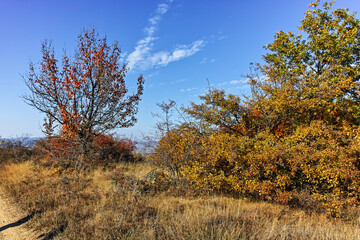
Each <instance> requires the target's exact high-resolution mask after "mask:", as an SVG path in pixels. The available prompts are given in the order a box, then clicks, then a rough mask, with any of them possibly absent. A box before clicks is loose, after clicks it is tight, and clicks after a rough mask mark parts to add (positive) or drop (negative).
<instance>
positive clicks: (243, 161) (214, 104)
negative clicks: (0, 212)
mask: <svg viewBox="0 0 360 240" xmlns="http://www.w3.org/2000/svg"><path fill="white" fill-rule="evenodd" d="M318 4H319V2H316V3H313V4H311V7H314V8H315V9H311V10H309V11H307V12H306V14H305V18H304V20H303V21H302V25H301V26H300V27H299V29H300V30H302V31H303V32H304V36H306V37H305V38H303V37H302V36H301V35H300V34H299V35H295V34H293V33H291V32H289V33H284V32H282V31H280V32H278V33H277V34H276V35H275V40H274V42H273V43H270V44H268V45H267V46H266V49H268V50H269V53H268V54H266V55H264V62H265V63H264V65H257V66H256V68H255V71H254V72H253V73H252V74H251V75H250V76H249V77H248V78H249V83H250V87H251V93H252V94H251V96H248V97H247V98H245V99H244V100H242V99H241V98H240V97H239V96H236V95H233V94H226V93H225V91H223V90H217V89H209V92H208V93H207V94H205V95H203V96H201V97H200V100H201V101H202V102H201V103H200V104H196V103H193V104H192V105H191V107H188V108H185V109H184V111H185V113H187V114H189V115H190V117H192V118H193V119H196V120H197V121H199V122H202V123H203V125H206V124H207V125H208V130H210V131H208V132H207V134H203V133H202V129H201V128H199V127H197V126H196V125H194V126H192V127H189V124H188V123H186V124H183V125H180V126H178V127H176V128H174V129H172V130H170V131H168V132H167V134H166V135H165V136H164V137H163V138H162V139H161V140H160V142H159V144H158V146H157V149H156V150H155V156H154V157H153V158H154V159H155V162H158V163H159V165H160V166H163V167H166V168H167V169H170V170H171V171H170V172H177V173H176V175H177V176H179V177H182V179H183V180H185V181H189V182H190V183H191V184H192V186H194V188H197V189H201V190H207V191H211V192H222V193H228V194H235V195H238V196H243V197H250V198H254V199H262V200H268V201H275V202H278V203H282V204H291V205H297V206H306V205H307V206H309V205H313V207H315V206H316V207H317V208H318V209H327V210H328V211H329V212H330V213H332V214H333V215H339V214H341V213H342V211H343V210H344V209H346V207H347V206H357V205H358V204H360V180H359V179H360V145H359V134H358V132H359V129H360V122H359V119H360V110H359V104H358V102H359V99H360V77H359V76H360V65H359V63H360V62H359V59H360V54H359V53H360V47H359V46H360V35H359V32H360V21H359V20H358V19H355V15H354V14H351V13H349V12H348V10H346V9H336V10H334V11H331V7H332V3H324V4H323V7H318ZM172 169H175V171H174V170H172ZM173 175H174V174H173Z"/></svg>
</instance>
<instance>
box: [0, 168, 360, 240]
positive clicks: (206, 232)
mask: <svg viewBox="0 0 360 240" xmlns="http://www.w3.org/2000/svg"><path fill="white" fill-rule="evenodd" d="M151 170H152V166H151V165H149V164H143V163H133V164H131V163H121V164H117V165H115V166H113V167H112V168H97V169H93V170H90V171H87V172H83V173H78V172H77V171H75V169H72V168H67V169H64V168H62V167H51V166H50V167H49V166H44V165H42V164H34V163H33V162H31V161H27V162H23V163H18V164H9V165H3V166H1V168H0V185H1V187H2V188H4V189H5V190H6V191H7V192H8V193H9V194H11V195H12V196H13V197H14V198H15V199H18V200H19V204H20V206H22V207H23V208H24V209H25V210H27V211H32V210H41V211H42V213H41V214H37V215H36V216H35V217H34V218H33V219H32V220H31V223H32V225H33V226H34V227H35V228H37V229H39V230H41V231H43V232H48V233H53V234H54V235H55V237H54V239H109V240H110V239H111V240H115V239H274V240H275V239H280V240H281V239H357V240H358V239H359V237H360V218H359V217H358V215H357V211H355V210H354V213H353V214H352V215H351V216H349V219H348V220H347V221H344V220H341V219H333V218H329V217H328V216H326V215H325V214H318V213H313V214H310V213H306V212H305V211H303V210H296V209H290V208H288V207H285V206H281V205H274V204H270V203H263V202H260V203H259V202H258V203H256V202H249V201H246V200H240V199H234V198H230V197H221V196H202V197H184V196H182V197H181V196H178V197H176V196H174V194H173V193H172V192H168V191H165V192H153V193H152V194H149V192H147V193H145V192H144V191H143V189H144V187H143V185H144V184H149V183H146V182H145V181H142V180H141V179H143V178H144V177H145V176H146V174H147V173H148V172H149V171H151ZM152 183H153V184H156V182H155V183H154V182H151V184H152ZM150 189H151V188H150ZM169 191H171V190H169Z"/></svg>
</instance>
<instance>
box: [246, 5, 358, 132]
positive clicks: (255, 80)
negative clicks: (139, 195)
mask: <svg viewBox="0 0 360 240" xmlns="http://www.w3.org/2000/svg"><path fill="white" fill-rule="evenodd" d="M332 5H333V2H325V3H324V4H323V5H322V7H321V6H319V1H316V2H315V3H312V4H310V8H311V9H310V10H308V11H307V12H306V13H305V17H304V19H303V20H302V22H301V25H300V27H299V30H300V33H299V34H294V33H292V32H287V33H286V32H283V31H279V32H277V33H276V35H275V40H274V41H273V42H272V43H270V44H268V45H267V46H266V47H265V48H266V49H267V50H268V51H269V52H268V53H267V54H265V55H264V57H263V58H264V61H265V64H263V65H258V71H259V73H260V74H259V76H260V78H259V77H256V76H255V75H252V76H250V78H251V81H250V82H251V84H252V87H253V90H254V91H253V92H254V93H255V94H254V95H253V99H251V106H252V107H253V108H256V109H258V110H259V111H261V113H262V114H263V115H264V117H265V118H266V119H267V120H268V126H269V128H270V129H272V130H274V131H276V128H277V126H279V125H284V124H285V125H286V123H287V125H289V122H292V124H293V125H294V124H295V125H298V124H304V123H310V122H311V121H313V120H322V121H325V122H326V123H327V124H330V125H337V126H344V125H358V124H359V123H360V122H359V114H360V108H359V101H360V95H359V93H360V92H359V90H360V81H359V80H360V65H359V63H360V21H359V20H358V19H356V18H355V14H354V13H350V12H349V10H347V9H335V10H332V9H331V7H332ZM270 119H271V121H269V120H270Z"/></svg>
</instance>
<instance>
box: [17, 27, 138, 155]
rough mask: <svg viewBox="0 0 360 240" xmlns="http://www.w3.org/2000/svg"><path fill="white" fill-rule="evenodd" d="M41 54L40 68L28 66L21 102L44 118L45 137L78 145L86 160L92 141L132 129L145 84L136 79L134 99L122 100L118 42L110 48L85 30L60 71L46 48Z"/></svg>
mask: <svg viewBox="0 0 360 240" xmlns="http://www.w3.org/2000/svg"><path fill="white" fill-rule="evenodd" d="M41 50H42V59H41V63H40V67H39V68H36V67H35V65H34V64H33V63H30V70H29V72H28V74H27V75H26V77H25V81H26V84H27V86H28V88H29V89H30V92H31V93H30V94H28V95H25V96H24V99H25V101H26V102H27V103H28V104H29V105H30V106H32V107H34V108H36V109H37V110H39V111H40V112H42V113H45V114H46V118H45V123H44V128H45V132H46V133H47V134H50V135H51V134H53V133H54V131H55V129H56V128H59V134H60V135H61V136H62V138H63V139H76V140H78V141H79V144H80V146H81V149H80V151H81V152H82V154H83V155H86V153H87V151H88V143H89V141H90V139H91V137H92V136H93V135H96V134H99V133H104V132H107V131H109V130H112V129H115V128H126V127H130V126H132V125H134V123H135V122H136V118H135V114H136V113H137V111H138V108H137V106H138V103H139V101H140V97H141V95H142V94H143V88H144V79H143V77H142V76H140V77H139V78H138V79H137V92H136V93H135V94H132V95H128V94H127V92H128V89H127V87H126V85H125V76H126V72H127V67H126V65H125V64H120V53H121V51H120V49H119V48H118V44H117V42H115V43H114V44H112V45H109V44H108V42H107V39H106V37H104V38H100V37H99V35H98V34H97V33H96V31H95V30H94V29H91V30H84V31H83V32H82V33H81V34H80V35H79V36H78V45H77V50H76V51H75V55H74V57H73V58H70V57H69V56H67V55H66V54H64V56H63V58H62V61H61V65H60V64H59V63H58V62H59V61H58V60H57V59H56V58H55V53H54V49H53V47H52V45H51V43H49V42H44V43H43V44H42V48H41Z"/></svg>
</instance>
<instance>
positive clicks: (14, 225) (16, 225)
mask: <svg viewBox="0 0 360 240" xmlns="http://www.w3.org/2000/svg"><path fill="white" fill-rule="evenodd" d="M37 213H40V211H34V212H32V213H30V214H29V215H27V216H26V217H23V218H21V219H19V220H18V221H16V222H13V223H9V224H7V225H5V226H2V227H0V232H2V231H5V230H6V229H8V228H12V227H18V226H20V225H22V224H24V223H26V222H27V221H29V220H30V219H32V218H33V217H34V215H35V214H37Z"/></svg>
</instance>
